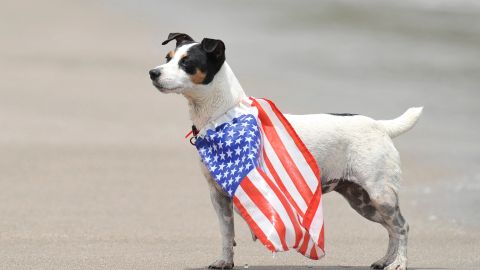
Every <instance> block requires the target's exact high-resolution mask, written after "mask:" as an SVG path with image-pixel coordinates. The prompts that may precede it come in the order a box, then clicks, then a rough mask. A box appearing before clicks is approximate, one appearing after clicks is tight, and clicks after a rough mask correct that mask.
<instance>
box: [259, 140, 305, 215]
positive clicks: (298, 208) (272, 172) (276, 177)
mask: <svg viewBox="0 0 480 270" xmlns="http://www.w3.org/2000/svg"><path fill="white" fill-rule="evenodd" d="M263 159H264V160H265V164H266V165H267V168H268V170H269V171H270V173H271V174H272V177H273V179H275V183H277V185H278V187H279V188H280V189H281V190H282V192H283V194H285V196H287V199H288V201H289V202H290V204H291V205H292V206H293V207H294V208H295V210H297V213H298V214H299V215H300V216H301V217H302V218H303V211H302V210H301V209H300V207H299V206H298V204H297V202H296V201H295V200H294V199H293V197H292V195H291V194H290V192H288V190H287V188H286V187H285V185H284V184H283V181H282V179H281V178H280V176H278V174H277V171H275V169H274V168H273V165H272V163H271V162H270V159H269V158H268V155H267V152H266V151H265V148H263Z"/></svg>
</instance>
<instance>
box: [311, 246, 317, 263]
mask: <svg viewBox="0 0 480 270" xmlns="http://www.w3.org/2000/svg"><path fill="white" fill-rule="evenodd" d="M310 259H312V260H318V254H317V249H316V247H315V245H314V246H312V251H311V252H310Z"/></svg>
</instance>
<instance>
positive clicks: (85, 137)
mask: <svg viewBox="0 0 480 270" xmlns="http://www.w3.org/2000/svg"><path fill="white" fill-rule="evenodd" d="M0 4H1V7H2V8H1V9H0V22H1V23H0V37H1V42H0V74H1V75H0V78H1V80H0V269H203V267H204V266H206V265H208V264H209V263H211V262H213V261H214V260H215V259H217V257H218V255H219V254H220V233H219V230H218V224H217V219H216V216H215V214H214V211H213V208H212V207H211V205H210V200H209V195H208V190H207V185H206V182H205V180H203V178H202V176H201V174H200V173H199V169H198V163H197V156H196V155H197V154H196V152H195V149H194V148H193V147H191V145H190V144H189V143H188V142H187V141H186V140H185V139H183V137H184V135H185V134H186V133H187V132H188V131H189V128H190V125H191V123H190V121H189V119H188V114H187V104H186V102H185V100H184V98H183V97H182V96H178V95H163V94H161V93H159V92H158V91H157V90H155V89H154V88H153V87H152V86H151V83H150V79H149V77H148V70H149V69H150V68H152V67H154V66H157V65H158V64H160V63H162V62H163V61H164V56H165V55H166V53H167V52H168V51H169V50H171V49H172V47H173V46H174V45H173V44H169V45H167V46H161V42H162V41H163V40H164V39H166V37H167V35H168V33H170V32H185V33H188V34H189V35H191V36H192V37H193V38H195V39H197V40H199V41H200V40H201V39H202V38H203V37H210V38H219V39H222V40H223V41H224V42H225V43H226V48H227V51H226V55H227V61H228V62H229V64H230V66H231V67H232V69H233V70H234V72H235V74H236V75H237V77H238V79H239V80H240V82H241V84H242V85H243V87H244V89H245V91H246V92H247V94H249V95H252V96H257V97H267V98H269V99H272V100H274V101H275V102H276V103H277V105H278V106H279V107H280V108H281V109H282V110H283V111H284V112H288V113H297V114H304V113H320V112H350V113H359V114H363V115H367V116H371V117H373V118H376V119H391V118H394V117H397V116H398V115H400V114H401V113H403V112H404V111H405V110H406V109H407V108H409V107H412V106H425V109H424V114H423V115H422V117H421V119H420V121H419V123H418V124H417V126H416V127H415V128H414V129H413V130H412V131H410V132H408V133H407V134H405V135H402V136H401V137H399V138H396V139H395V144H396V146H397V148H398V149H399V151H400V153H401V155H402V162H403V171H404V181H403V183H402V189H401V191H400V203H401V206H402V210H403V213H404V216H405V217H406V219H407V220H408V221H409V223H410V228H411V229H410V239H409V266H410V268H411V269H478V268H479V266H480V259H479V254H480V244H479V243H480V211H479V205H480V196H479V193H480V168H479V164H480V144H479V143H478V138H479V131H480V126H479V115H480V4H479V2H478V1H473V0H472V1H466V0H418V1H414V0H407V1H405V0H404V1H380V0H378V1H374V0H365V1H354V0H335V1H333V0H327V1H306V0H299V1H285V0H275V1H274V0H262V1H253V0H246V1H220V0H217V1H210V0H203V1H154V0H137V1H132V0H101V1H91V0H86V1H75V0H64V1H60V0H48V1H9V0H7V1H5V0H1V1H0ZM324 205H325V206H324V207H325V210H324V211H325V215H326V216H325V224H326V248H327V256H326V257H325V258H324V259H322V260H320V261H309V260H307V259H305V258H303V257H302V256H301V255H299V254H296V252H288V253H281V254H277V255H276V256H274V257H272V255H271V254H270V253H269V252H268V251H267V249H265V248H264V247H263V246H261V244H259V243H253V242H251V240H250V233H249V231H248V228H247V226H246V224H245V223H244V221H243V220H241V219H240V218H239V217H238V216H237V222H236V234H237V237H236V241H237V243H238V247H236V249H235V252H236V260H235V263H236V265H237V266H240V268H241V266H244V265H249V268H250V269H304V268H305V267H310V268H314V269H346V268H348V269H368V266H369V265H370V263H372V262H374V261H375V260H377V259H378V258H380V257H381V256H383V255H384V252H385V250H386V248H387V234H386V232H385V231H384V229H383V228H382V227H381V226H380V225H378V224H374V223H372V222H369V221H366V220H364V219H363V218H362V217H360V216H359V215H358V214H357V213H355V212H354V211H353V210H352V209H350V207H349V206H348V204H347V203H346V202H345V201H344V200H343V198H341V197H340V196H339V195H338V194H334V193H330V194H329V195H327V196H326V201H325V203H324Z"/></svg>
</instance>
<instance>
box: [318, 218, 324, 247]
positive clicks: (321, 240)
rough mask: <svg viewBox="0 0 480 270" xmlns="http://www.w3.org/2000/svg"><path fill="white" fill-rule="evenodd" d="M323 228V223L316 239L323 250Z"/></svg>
mask: <svg viewBox="0 0 480 270" xmlns="http://www.w3.org/2000/svg"><path fill="white" fill-rule="evenodd" d="M324 228H325V224H323V226H322V230H321V231H320V235H319V236H318V239H317V245H318V246H319V247H320V248H321V249H322V251H323V250H325V242H324V241H325V240H324V239H325V235H324V232H323V229H324Z"/></svg>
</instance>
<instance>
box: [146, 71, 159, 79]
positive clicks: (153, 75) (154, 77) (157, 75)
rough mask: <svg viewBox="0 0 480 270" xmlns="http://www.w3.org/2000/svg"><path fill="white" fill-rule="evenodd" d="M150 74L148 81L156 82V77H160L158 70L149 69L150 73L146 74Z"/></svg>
mask: <svg viewBox="0 0 480 270" xmlns="http://www.w3.org/2000/svg"><path fill="white" fill-rule="evenodd" d="M148 73H149V74H150V79H152V80H156V79H157V78H158V77H160V74H161V73H160V70H158V69H156V68H154V69H150V71H149V72H148Z"/></svg>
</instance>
